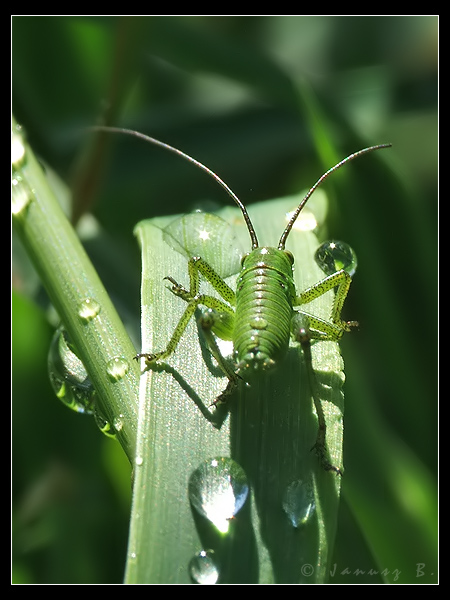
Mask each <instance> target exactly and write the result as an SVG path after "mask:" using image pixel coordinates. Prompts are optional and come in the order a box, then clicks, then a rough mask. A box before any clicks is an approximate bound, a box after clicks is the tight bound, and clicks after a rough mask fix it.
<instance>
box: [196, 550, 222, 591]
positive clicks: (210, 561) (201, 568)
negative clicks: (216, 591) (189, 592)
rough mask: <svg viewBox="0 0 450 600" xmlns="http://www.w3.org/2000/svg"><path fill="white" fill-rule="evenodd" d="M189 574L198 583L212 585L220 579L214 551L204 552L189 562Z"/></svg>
mask: <svg viewBox="0 0 450 600" xmlns="http://www.w3.org/2000/svg"><path fill="white" fill-rule="evenodd" d="M189 573H190V575H191V577H192V579H193V580H194V581H195V582H196V583H201V584H203V585H208V584H209V585H212V584H214V583H217V580H218V579H219V569H218V568H217V565H216V563H215V562H214V551H213V550H202V551H201V552H199V553H198V554H196V555H195V556H193V557H192V558H191V560H190V561H189Z"/></svg>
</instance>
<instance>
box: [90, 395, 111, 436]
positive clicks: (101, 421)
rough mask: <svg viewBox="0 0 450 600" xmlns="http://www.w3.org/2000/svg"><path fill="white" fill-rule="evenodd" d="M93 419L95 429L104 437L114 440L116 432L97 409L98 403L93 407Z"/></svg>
mask: <svg viewBox="0 0 450 600" xmlns="http://www.w3.org/2000/svg"><path fill="white" fill-rule="evenodd" d="M94 419H95V423H96V425H97V427H98V428H99V429H100V431H101V432H102V433H103V435H106V437H109V438H112V439H116V430H115V429H114V426H113V425H111V423H110V422H109V421H108V419H107V418H106V417H105V415H104V413H103V411H102V410H101V408H100V407H99V405H98V403H97V404H95V405H94Z"/></svg>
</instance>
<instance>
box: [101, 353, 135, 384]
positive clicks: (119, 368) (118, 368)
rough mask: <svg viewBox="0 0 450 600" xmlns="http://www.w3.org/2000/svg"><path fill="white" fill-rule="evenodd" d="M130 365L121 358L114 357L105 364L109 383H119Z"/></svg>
mask: <svg viewBox="0 0 450 600" xmlns="http://www.w3.org/2000/svg"><path fill="white" fill-rule="evenodd" d="M129 368H130V363H129V362H128V361H127V359H126V358H124V357H123V356H115V357H114V358H112V359H111V360H109V361H108V362H107V363H106V372H107V373H108V377H109V378H110V379H111V381H119V379H122V377H125V375H126V374H127V373H128V370H129Z"/></svg>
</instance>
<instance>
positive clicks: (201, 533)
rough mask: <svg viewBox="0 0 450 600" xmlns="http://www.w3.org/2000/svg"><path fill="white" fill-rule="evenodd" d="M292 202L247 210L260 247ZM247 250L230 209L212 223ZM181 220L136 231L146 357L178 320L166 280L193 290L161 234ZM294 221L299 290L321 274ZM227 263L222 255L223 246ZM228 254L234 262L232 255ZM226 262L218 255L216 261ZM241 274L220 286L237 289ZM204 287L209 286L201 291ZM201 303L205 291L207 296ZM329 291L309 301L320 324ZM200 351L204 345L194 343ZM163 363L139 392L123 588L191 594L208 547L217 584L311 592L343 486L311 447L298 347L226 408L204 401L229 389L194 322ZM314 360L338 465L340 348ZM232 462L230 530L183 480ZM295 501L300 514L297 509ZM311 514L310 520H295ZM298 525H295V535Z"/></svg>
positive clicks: (324, 346)
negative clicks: (235, 483)
mask: <svg viewBox="0 0 450 600" xmlns="http://www.w3.org/2000/svg"><path fill="white" fill-rule="evenodd" d="M300 199H301V198H300V197H298V198H297V197H291V198H286V199H283V200H278V201H271V202H264V203H260V204H255V205H253V206H252V207H251V209H250V216H251V218H252V221H253V223H254V225H255V229H256V231H257V233H258V236H259V238H260V243H261V244H262V245H276V244H277V242H278V239H279V237H280V235H281V233H282V231H283V229H284V227H285V225H286V222H287V221H286V215H287V213H288V212H289V211H291V210H294V209H295V208H296V206H297V204H298V203H299V201H300ZM218 215H219V216H221V217H222V218H223V219H224V220H225V221H227V222H228V223H230V224H231V226H232V228H233V233H234V235H235V236H236V238H237V239H238V240H239V241H240V243H241V244H242V246H243V247H244V248H248V249H249V247H250V242H249V236H248V232H247V229H246V227H245V224H244V222H243V219H242V216H241V214H240V211H239V210H238V209H233V208H226V209H224V210H222V211H220V212H219V213H218ZM177 218H178V217H166V218H157V219H151V220H148V221H143V222H141V223H139V224H138V226H137V228H136V234H137V236H138V238H139V242H140V245H141V248H142V260H143V280H142V304H143V309H142V311H143V312H142V331H143V340H142V344H143V351H144V352H145V351H157V350H161V349H163V348H165V346H166V344H167V342H168V340H169V338H170V336H171V335H172V333H173V330H174V328H175V325H176V324H177V322H178V319H179V318H180V316H181V314H182V313H183V311H184V309H185V304H184V303H183V301H182V300H180V299H179V298H177V297H175V296H174V295H173V294H171V293H170V291H168V290H167V289H165V287H166V284H165V282H164V281H163V278H164V277H165V276H167V275H170V276H171V277H173V278H174V279H175V280H177V281H179V282H180V283H181V284H184V285H187V282H188V277H187V259H186V257H185V256H183V254H181V252H177V251H175V250H174V249H173V244H170V243H167V242H166V241H164V239H166V240H167V235H166V234H165V233H164V229H165V228H166V227H167V226H168V225H169V223H171V222H173V221H175V220H176V219H177ZM305 223H308V220H307V218H306V216H305V221H304V220H299V223H298V228H297V229H295V230H294V231H293V232H292V234H291V236H290V237H289V239H288V244H287V248H288V249H289V250H291V252H293V254H294V256H295V260H296V263H295V264H296V269H295V274H294V277H295V281H296V284H297V286H298V290H302V289H304V288H305V287H306V286H308V285H311V284H312V283H315V282H316V281H318V280H319V279H320V278H322V277H323V274H322V272H321V271H320V269H319V268H318V267H317V265H316V264H315V262H314V260H313V255H314V251H315V249H316V247H317V246H318V240H317V238H316V236H315V235H314V233H312V231H301V229H300V228H301V227H302V224H303V226H306V227H309V226H310V225H305ZM216 250H217V253H218V254H219V255H221V254H222V253H225V252H226V248H224V247H223V245H221V244H220V243H219V244H217V248H216ZM232 250H233V249H232V248H231V249H230V250H229V251H230V252H231V251H232ZM219 258H220V257H219ZM235 279H236V276H234V277H231V278H228V279H227V280H226V281H227V282H228V283H229V285H231V286H232V287H233V288H234V287H235ZM205 289H207V285H206V284H205ZM207 293H212V292H211V290H209V289H208V291H207ZM331 302H332V294H327V295H325V296H323V297H321V298H319V299H318V300H316V301H314V303H311V305H310V306H309V309H310V310H311V312H312V313H313V314H317V315H319V316H322V317H324V318H327V317H328V316H329V313H330V310H331ZM199 340H200V343H199ZM168 362H169V363H170V366H167V367H163V366H161V367H158V368H155V369H153V370H149V371H147V372H146V374H145V376H143V377H142V381H141V396H140V413H139V425H138V439H137V459H136V464H135V484H134V501H133V514H132V522H131V531H130V540H129V549H128V565H127V573H126V582H127V583H137V582H139V583H144V582H145V583H186V582H189V581H190V580H191V578H190V572H189V563H190V561H191V559H192V558H193V557H194V556H195V555H197V554H198V553H199V552H200V551H208V550H213V551H214V554H213V555H212V556H213V557H214V562H215V564H216V565H217V569H218V573H219V580H218V581H219V582H220V583H236V582H242V583H256V582H259V583H269V582H276V583H287V582H291V583H300V582H308V583H313V582H314V583H318V582H323V581H325V579H326V574H327V566H328V565H329V562H330V560H331V550H332V547H333V541H334V536H335V530H336V518H337V509H338V500H339V490H340V478H339V477H337V476H336V475H335V474H334V473H330V472H325V471H324V470H323V469H322V467H321V466H320V464H319V461H318V459H317V457H316V455H315V453H314V452H311V448H312V446H313V444H314V442H315V438H316V435H317V419H316V416H315V412H314V409H313V402H312V398H311V394H310V391H309V388H308V384H307V378H306V372H305V369H304V364H303V356H302V352H301V350H299V348H298V347H296V346H293V347H292V348H291V349H290V351H289V353H288V356H287V357H286V359H285V360H284V361H283V363H282V364H280V365H279V368H278V369H277V372H276V373H275V374H274V375H272V376H267V377H262V378H261V379H260V380H259V381H257V382H256V383H255V384H253V385H252V387H246V386H244V385H242V386H240V389H239V391H238V393H236V394H235V395H233V396H232V398H231V399H230V401H229V404H228V406H227V407H226V409H224V410H222V407H220V408H218V409H214V408H213V407H211V406H210V405H211V403H212V402H213V401H214V400H215V399H216V398H217V396H218V395H219V394H220V393H221V392H222V391H223V389H224V388H225V386H226V383H227V380H226V378H224V377H223V375H222V374H221V372H219V371H218V369H217V368H216V367H215V366H214V365H213V364H212V363H211V359H210V358H209V356H208V352H207V351H206V349H205V347H204V345H202V343H201V336H200V335H199V331H198V328H197V326H196V323H194V322H191V323H190V325H189V327H188V330H187V332H186V333H185V335H184V336H183V338H182V340H181V342H180V344H179V346H178V347H177V350H176V352H175V353H174V355H173V356H172V357H170V359H169V360H168ZM313 362H314V368H315V371H316V375H317V379H318V382H319V389H320V395H321V399H322V402H323V406H324V410H325V415H326V419H327V425H328V447H329V451H330V456H331V459H332V462H333V463H334V464H338V465H342V411H343V394H342V384H343V380H344V376H343V373H342V368H343V365H342V359H341V357H340V354H339V348H338V345H337V344H335V343H332V342H320V343H316V344H314V346H313ZM214 457H230V458H232V459H233V460H234V461H236V462H237V463H238V464H239V465H240V466H241V467H242V468H243V469H244V471H245V473H246V475H247V478H248V481H249V483H250V489H251V492H250V497H249V500H248V501H247V503H246V505H245V506H244V508H243V509H242V510H241V511H240V512H238V513H237V514H236V516H235V518H234V519H232V521H231V522H230V527H229V531H228V533H226V534H224V533H219V532H218V531H217V530H216V528H215V527H214V525H212V524H211V523H210V522H209V521H208V520H207V519H206V518H204V517H203V516H200V515H199V514H198V513H197V511H196V509H195V508H193V507H192V506H191V505H190V502H189V498H188V482H189V478H190V476H191V474H192V472H193V471H194V470H195V469H196V468H197V467H199V466H200V465H201V464H202V463H203V462H204V461H205V460H206V459H211V458H214ZM302 503H303V504H304V505H305V506H304V507H303V506H302ZM298 512H299V513H300V515H302V514H303V515H306V516H305V518H304V520H305V522H304V523H301V522H297V521H298V520H299V521H301V520H302V517H301V516H300V517H298V518H297V516H296V514H297V513H298ZM293 522H294V523H295V524H296V525H298V526H294V525H293Z"/></svg>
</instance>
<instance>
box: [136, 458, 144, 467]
mask: <svg viewBox="0 0 450 600" xmlns="http://www.w3.org/2000/svg"><path fill="white" fill-rule="evenodd" d="M134 464H135V465H136V466H137V467H142V465H143V464H144V459H143V458H142V456H136V458H135V459H134Z"/></svg>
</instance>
